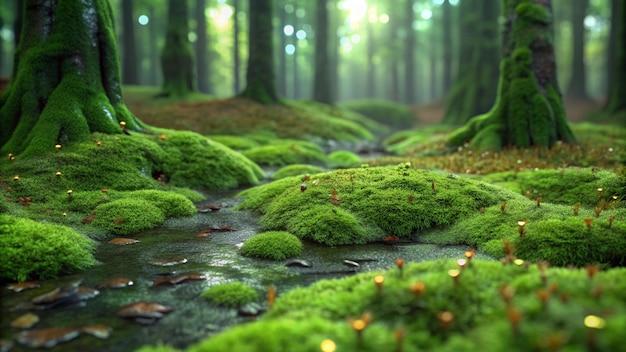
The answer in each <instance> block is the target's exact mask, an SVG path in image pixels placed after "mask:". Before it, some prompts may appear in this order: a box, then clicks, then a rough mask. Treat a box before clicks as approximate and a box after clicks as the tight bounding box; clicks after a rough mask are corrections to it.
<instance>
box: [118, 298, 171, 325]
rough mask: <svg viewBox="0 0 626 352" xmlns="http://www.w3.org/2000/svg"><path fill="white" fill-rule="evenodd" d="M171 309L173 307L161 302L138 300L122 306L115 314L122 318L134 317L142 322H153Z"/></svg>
mask: <svg viewBox="0 0 626 352" xmlns="http://www.w3.org/2000/svg"><path fill="white" fill-rule="evenodd" d="M171 311H172V309H171V308H169V307H167V306H164V305H162V304H159V303H155V302H137V303H131V304H128V305H126V306H124V307H122V308H120V309H119V310H118V311H117V313H115V314H116V315H117V316H119V317H122V318H126V319H133V320H134V321H135V322H137V323H140V324H152V323H154V322H155V321H157V320H158V319H161V318H162V317H163V316H165V314H167V313H169V312H171Z"/></svg>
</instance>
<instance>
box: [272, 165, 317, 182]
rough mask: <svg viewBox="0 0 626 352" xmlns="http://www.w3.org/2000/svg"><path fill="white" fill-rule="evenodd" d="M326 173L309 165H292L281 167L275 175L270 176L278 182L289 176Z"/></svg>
mask: <svg viewBox="0 0 626 352" xmlns="http://www.w3.org/2000/svg"><path fill="white" fill-rule="evenodd" d="M324 171H326V170H325V169H324V168H322V167H319V166H315V165H309V164H292V165H287V166H283V167H281V168H280V169H278V170H276V172H275V173H273V174H272V177H271V179H272V180H279V179H281V178H285V177H290V176H304V175H311V174H319V173H322V172H324Z"/></svg>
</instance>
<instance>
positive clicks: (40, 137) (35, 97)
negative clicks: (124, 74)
mask: <svg viewBox="0 0 626 352" xmlns="http://www.w3.org/2000/svg"><path fill="white" fill-rule="evenodd" d="M25 6H26V7H25V16H24V23H23V27H22V33H21V37H20V43H19V45H18V47H17V50H16V52H15V64H14V67H13V77H12V80H11V84H10V86H9V87H8V89H7V90H6V91H5V92H4V94H3V95H2V96H1V97H0V152H1V153H3V154H5V155H6V153H13V154H19V153H23V155H24V156H26V155H29V154H30V155H32V154H34V153H40V152H45V151H49V150H53V149H54V146H55V145H56V144H61V145H65V144H67V143H69V142H74V141H80V140H83V139H85V138H87V137H88V136H89V135H90V134H91V133H92V132H103V133H109V134H113V133H122V128H121V127H120V122H122V121H124V122H125V123H126V128H127V129H128V130H135V131H140V130H142V124H141V122H140V121H139V120H137V119H136V118H135V117H134V116H133V115H132V114H131V113H130V112H129V111H128V109H127V108H126V105H125V104H124V103H123V101H122V93H121V88H120V64H119V58H118V52H117V46H116V43H115V33H114V28H113V17H112V12H111V6H110V4H109V3H108V1H106V0H83V1H77V0H76V1H72V0H64V1H43V0H28V1H25Z"/></svg>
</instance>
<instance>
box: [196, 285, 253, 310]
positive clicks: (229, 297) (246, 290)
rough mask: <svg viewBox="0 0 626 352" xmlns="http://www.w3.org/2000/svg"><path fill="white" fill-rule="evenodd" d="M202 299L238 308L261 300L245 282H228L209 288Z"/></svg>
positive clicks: (203, 293)
mask: <svg viewBox="0 0 626 352" xmlns="http://www.w3.org/2000/svg"><path fill="white" fill-rule="evenodd" d="M202 297H203V298H206V299H208V300H210V301H212V302H213V303H215V304H217V305H222V306H227V307H238V306H241V305H244V304H246V303H250V302H253V301H255V300H256V299H258V298H259V295H258V293H257V292H256V291H255V290H254V289H253V288H252V287H250V286H248V285H246V284H244V283H243V282H228V283H224V284H219V285H215V286H211V287H209V288H208V289H207V290H205V291H204V292H202Z"/></svg>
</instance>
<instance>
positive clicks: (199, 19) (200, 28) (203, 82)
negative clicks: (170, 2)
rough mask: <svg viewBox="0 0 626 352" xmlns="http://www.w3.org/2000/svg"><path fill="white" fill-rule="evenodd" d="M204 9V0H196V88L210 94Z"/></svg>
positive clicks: (207, 37) (209, 63)
mask: <svg viewBox="0 0 626 352" xmlns="http://www.w3.org/2000/svg"><path fill="white" fill-rule="evenodd" d="M205 9H206V1H205V0H196V13H195V17H196V18H195V20H196V33H197V34H198V40H196V43H195V49H196V59H197V60H196V66H197V68H198V90H199V91H200V92H202V93H207V94H212V93H213V89H212V87H211V79H210V77H209V75H210V72H211V70H210V69H209V68H210V66H211V61H210V58H209V54H208V51H207V43H208V42H209V36H208V34H207V25H206V15H205V14H204V10H205Z"/></svg>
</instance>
